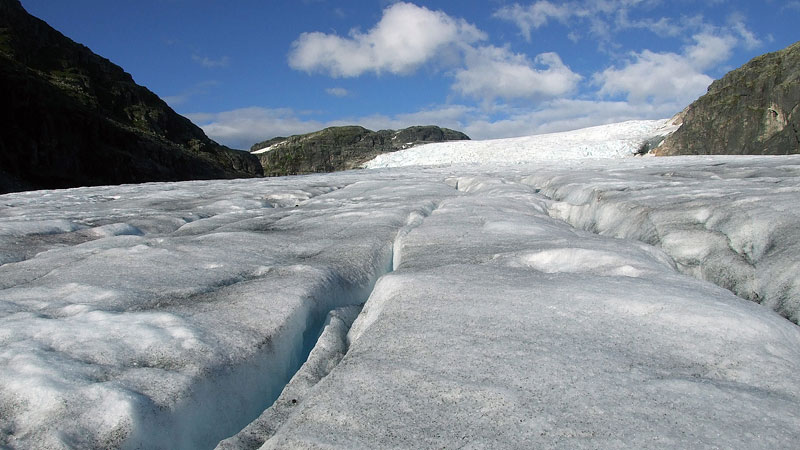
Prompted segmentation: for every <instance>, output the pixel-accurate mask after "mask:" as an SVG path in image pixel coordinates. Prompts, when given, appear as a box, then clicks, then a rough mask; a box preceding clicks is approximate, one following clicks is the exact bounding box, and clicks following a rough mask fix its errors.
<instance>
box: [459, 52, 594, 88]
mask: <svg viewBox="0 0 800 450" xmlns="http://www.w3.org/2000/svg"><path fill="white" fill-rule="evenodd" d="M580 80H581V76H580V75H578V74H576V73H575V72H573V71H571V70H570V69H569V67H567V66H566V65H565V64H564V63H563V62H562V61H561V58H560V57H559V56H558V54H556V53H542V54H540V55H537V56H536V58H534V60H533V61H530V60H529V59H528V57H527V56H525V55H522V54H518V53H513V52H511V51H510V50H509V49H508V48H507V47H495V46H484V47H479V48H477V49H470V50H469V51H467V56H466V67H465V68H463V69H459V70H457V71H456V73H455V83H454V84H453V89H454V90H455V91H457V92H458V93H460V94H462V95H465V96H469V97H475V98H480V99H485V100H492V99H495V98H503V99H507V100H508V99H514V98H552V97H557V96H561V95H565V94H568V93H570V92H572V91H573V90H575V87H576V86H577V84H578V82H579V81H580Z"/></svg>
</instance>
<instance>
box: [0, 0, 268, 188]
mask: <svg viewBox="0 0 800 450" xmlns="http://www.w3.org/2000/svg"><path fill="white" fill-rule="evenodd" d="M0 86H2V89H0V105H2V107H0V123H1V124H2V132H1V133H0V193H3V192H11V191H19V190H27V189H39V188H64V187H73V186H84V185H100V184H118V183H137V182H145V181H169V180H190V179H213V178H235V177H250V176H260V175H261V174H262V170H261V166H260V164H259V163H258V160H257V158H255V157H254V156H252V155H250V154H248V153H247V152H242V151H236V150H232V149H229V148H227V147H225V146H222V145H219V144H217V143H216V142H214V141H212V140H211V139H209V138H208V137H207V136H206V135H205V134H204V133H203V131H202V130H201V129H200V128H199V127H197V126H195V125H194V124H192V123H191V122H190V121H189V120H188V119H186V118H185V117H182V116H180V115H178V114H177V113H176V112H175V111H173V110H172V109H171V108H170V107H169V106H168V105H167V104H166V103H165V102H163V101H162V100H161V99H160V98H158V96H156V95H155V94H154V93H152V92H151V91H149V90H148V89H146V88H144V87H142V86H139V85H137V84H136V83H135V82H134V81H133V78H132V77H131V76H130V75H129V74H128V73H126V72H125V71H123V70H122V68H120V67H119V66H117V65H115V64H113V63H111V62H110V61H108V60H107V59H105V58H102V57H100V56H98V55H96V54H94V53H93V52H92V51H91V50H90V49H88V48H87V47H85V46H83V45H80V44H78V43H75V42H73V41H72V40H70V39H69V38H67V37H65V36H64V35H62V34H61V33H59V32H58V31H56V30H54V29H53V28H51V27H50V26H49V25H48V24H47V23H45V22H43V21H41V20H39V19H37V18H35V17H33V16H31V15H29V14H28V13H27V12H26V11H25V10H24V9H23V7H22V5H21V4H20V3H19V1H18V0H0Z"/></svg>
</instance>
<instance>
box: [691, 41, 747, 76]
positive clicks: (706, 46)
mask: <svg viewBox="0 0 800 450" xmlns="http://www.w3.org/2000/svg"><path fill="white" fill-rule="evenodd" d="M693 39H694V40H695V42H696V43H695V44H694V45H691V46H689V47H687V48H686V51H685V54H686V59H687V60H688V61H689V63H690V64H691V66H692V67H694V68H695V69H696V70H707V69H710V68H712V67H715V66H717V65H718V64H721V63H723V62H725V61H727V60H728V59H729V58H730V57H731V54H732V53H733V48H734V47H735V46H736V38H734V37H733V36H730V35H728V36H714V35H712V34H707V33H703V34H698V35H695V36H694V37H693Z"/></svg>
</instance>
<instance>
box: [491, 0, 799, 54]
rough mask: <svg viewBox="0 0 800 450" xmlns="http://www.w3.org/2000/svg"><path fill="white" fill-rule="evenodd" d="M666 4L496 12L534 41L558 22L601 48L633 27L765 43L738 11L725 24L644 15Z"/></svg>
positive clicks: (542, 6)
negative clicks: (538, 32)
mask: <svg viewBox="0 0 800 450" xmlns="http://www.w3.org/2000/svg"><path fill="white" fill-rule="evenodd" d="M709 1H710V0H709ZM663 3H665V2H664V1H663V0H574V1H569V2H551V1H549V0H536V1H534V2H532V3H530V4H529V5H527V6H522V5H520V4H518V3H515V4H513V5H511V6H504V7H502V8H500V9H498V10H497V11H496V12H495V14H494V17H496V18H499V19H503V20H508V21H510V22H511V23H513V24H514V25H516V26H517V28H519V31H520V33H521V34H522V35H523V36H524V37H525V38H526V39H527V40H528V41H531V39H532V36H531V33H532V32H533V31H534V30H538V29H539V28H542V27H544V26H546V25H548V24H549V23H550V22H551V21H557V22H559V23H562V24H564V25H566V26H567V27H568V28H569V33H570V39H571V40H573V42H576V41H577V37H578V36H580V34H588V35H590V36H592V37H593V38H594V39H595V40H597V41H598V45H600V46H601V47H604V46H605V45H606V44H608V43H613V40H614V35H615V33H617V32H619V31H622V30H629V29H642V30H649V31H651V32H652V33H654V34H656V35H657V36H660V37H673V38H675V37H680V36H686V35H692V34H697V33H714V34H718V35H723V34H727V35H735V36H738V37H739V38H741V40H742V41H743V43H744V45H745V46H746V47H747V48H748V49H750V50H752V49H754V48H757V47H758V46H760V45H761V40H759V39H758V37H757V36H756V35H755V34H754V33H753V32H751V31H750V30H749V29H748V28H747V26H746V24H745V18H744V17H743V16H741V15H739V14H735V13H734V14H731V17H730V18H729V19H728V23H727V24H726V25H724V26H714V25H711V24H709V23H707V22H706V21H705V19H704V18H703V16H702V15H695V16H688V17H680V18H679V19H676V18H669V17H642V15H643V14H646V13H648V12H650V11H652V10H653V8H654V7H655V6H657V5H659V4H663ZM792 3H797V2H792ZM579 33H580V34H579Z"/></svg>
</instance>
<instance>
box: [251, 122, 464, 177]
mask: <svg viewBox="0 0 800 450" xmlns="http://www.w3.org/2000/svg"><path fill="white" fill-rule="evenodd" d="M466 139H469V136H467V135H466V134H464V133H461V132H459V131H454V130H450V129H447V128H439V127H436V126H416V127H409V128H404V129H402V130H398V131H395V130H380V131H371V130H368V129H366V128H363V127H359V126H347V127H331V128H326V129H324V130H321V131H317V132H314V133H309V134H302V135H297V136H291V137H288V138H284V137H277V138H273V139H270V140H268V141H264V142H259V143H258V144H255V145H253V147H251V150H250V151H251V152H256V154H257V155H258V157H259V159H260V160H261V165H262V166H263V168H264V174H265V175H267V176H280V175H298V174H306V173H318V172H336V171H339V170H349V169H355V168H358V167H360V166H361V165H362V164H364V163H365V162H367V161H369V160H370V159H372V158H374V157H376V156H378V155H380V154H381V153H387V152H393V151H397V150H402V149H405V148H409V147H413V146H415V145H420V144H425V143H429V142H442V141H458V140H466ZM267 147H270V150H269V151H266V152H260V153H259V150H262V149H264V148H267Z"/></svg>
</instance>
